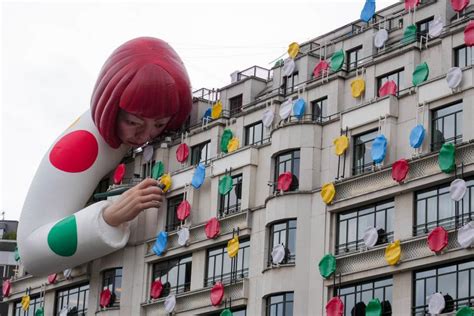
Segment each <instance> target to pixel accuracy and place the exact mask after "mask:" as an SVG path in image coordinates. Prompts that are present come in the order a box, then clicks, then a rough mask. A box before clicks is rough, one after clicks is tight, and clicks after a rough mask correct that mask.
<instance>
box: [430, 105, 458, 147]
mask: <svg viewBox="0 0 474 316" xmlns="http://www.w3.org/2000/svg"><path fill="white" fill-rule="evenodd" d="M458 105H460V106H461V109H460V110H455V111H454V112H450V113H448V114H445V115H442V116H437V117H435V113H436V112H438V111H442V110H446V109H448V108H450V107H456V106H458ZM463 111H464V101H463V100H457V101H454V102H451V103H449V104H446V105H443V106H441V107H437V108H435V109H432V110H431V112H430V115H431V143H430V148H431V151H437V150H439V149H440V148H441V147H442V145H443V144H445V143H454V144H455V145H456V144H458V143H460V142H462V136H463V134H462V128H463V126H462V125H463V116H462V114H463ZM453 115H454V134H455V136H454V138H450V139H448V140H446V139H445V140H444V141H443V142H439V141H435V137H436V135H435V134H436V133H435V126H437V125H436V122H438V121H439V120H441V121H442V126H443V127H442V131H441V133H442V134H443V138H444V134H445V124H444V122H445V119H447V118H449V117H451V116H453ZM458 115H460V121H461V127H460V129H461V134H458V131H457V130H458V127H459V126H458V122H457V120H458Z"/></svg>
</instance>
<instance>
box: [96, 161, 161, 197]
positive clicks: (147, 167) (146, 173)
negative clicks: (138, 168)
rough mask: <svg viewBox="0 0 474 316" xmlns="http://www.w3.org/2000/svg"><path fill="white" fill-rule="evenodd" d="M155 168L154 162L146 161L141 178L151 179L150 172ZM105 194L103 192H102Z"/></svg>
mask: <svg viewBox="0 0 474 316" xmlns="http://www.w3.org/2000/svg"><path fill="white" fill-rule="evenodd" d="M154 166H155V161H154V160H153V161H148V162H145V163H144V164H143V165H142V178H146V177H151V171H152V170H153V167H154ZM103 192H105V191H103Z"/></svg>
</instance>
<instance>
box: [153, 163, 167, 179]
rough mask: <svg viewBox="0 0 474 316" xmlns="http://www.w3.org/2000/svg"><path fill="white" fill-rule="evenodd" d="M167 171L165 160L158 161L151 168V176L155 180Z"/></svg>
mask: <svg viewBox="0 0 474 316" xmlns="http://www.w3.org/2000/svg"><path fill="white" fill-rule="evenodd" d="M164 173H165V165H164V164H163V162H161V161H158V162H157V163H156V164H155V165H154V166H153V169H151V177H152V178H153V179H155V180H158V178H160V177H161V176H162V175H163V174H164Z"/></svg>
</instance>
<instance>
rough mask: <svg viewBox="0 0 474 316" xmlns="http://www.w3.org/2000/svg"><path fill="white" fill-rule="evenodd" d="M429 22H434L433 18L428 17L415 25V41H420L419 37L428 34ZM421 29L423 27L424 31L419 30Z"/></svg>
mask: <svg viewBox="0 0 474 316" xmlns="http://www.w3.org/2000/svg"><path fill="white" fill-rule="evenodd" d="M431 21H434V16H430V17H428V18H426V19H423V20H420V21H418V22H416V23H415V25H416V38H417V40H420V38H421V36H426V35H427V34H428V33H429V31H430V22H431ZM422 27H425V29H424V30H421V28H422Z"/></svg>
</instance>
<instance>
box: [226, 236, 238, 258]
mask: <svg viewBox="0 0 474 316" xmlns="http://www.w3.org/2000/svg"><path fill="white" fill-rule="evenodd" d="M239 246H240V244H239V237H238V236H235V237H234V238H232V239H231V240H229V241H228V242H227V254H228V255H229V257H230V258H234V257H235V256H237V254H238V253H239Z"/></svg>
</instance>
